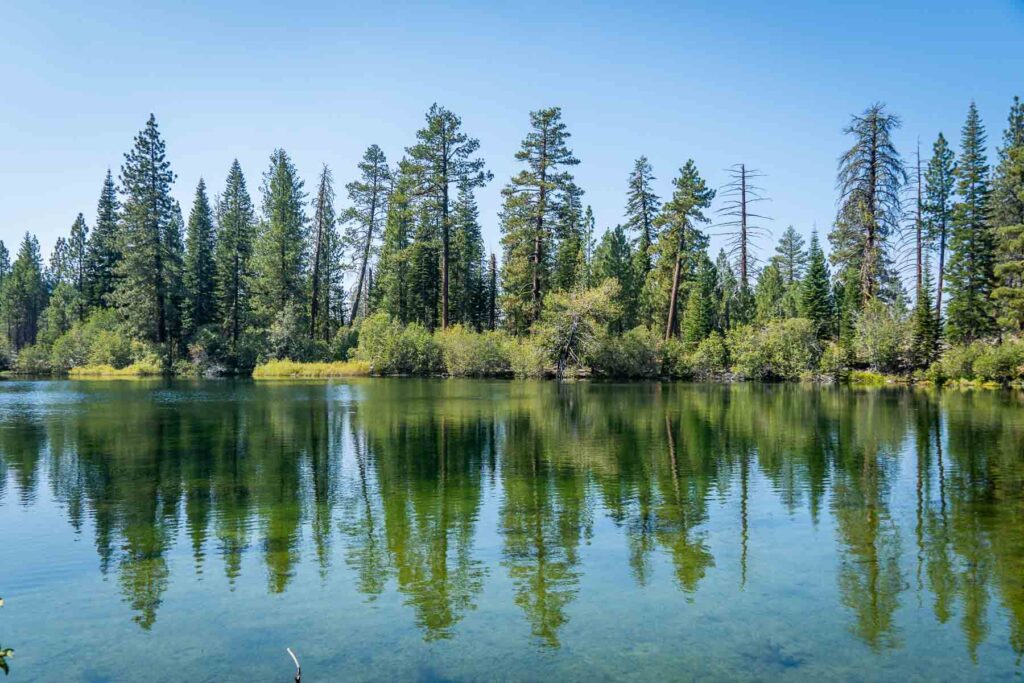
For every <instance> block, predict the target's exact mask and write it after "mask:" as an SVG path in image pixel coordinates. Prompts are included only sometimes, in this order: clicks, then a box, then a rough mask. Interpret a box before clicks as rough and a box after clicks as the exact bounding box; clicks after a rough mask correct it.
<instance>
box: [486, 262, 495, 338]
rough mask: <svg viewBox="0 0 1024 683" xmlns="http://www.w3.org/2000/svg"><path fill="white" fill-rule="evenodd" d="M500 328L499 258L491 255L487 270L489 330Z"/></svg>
mask: <svg viewBox="0 0 1024 683" xmlns="http://www.w3.org/2000/svg"><path fill="white" fill-rule="evenodd" d="M497 327H498V258H497V256H495V255H494V254H493V253H492V254H491V259H490V266H489V268H488V269H487V329H489V330H495V329H497Z"/></svg>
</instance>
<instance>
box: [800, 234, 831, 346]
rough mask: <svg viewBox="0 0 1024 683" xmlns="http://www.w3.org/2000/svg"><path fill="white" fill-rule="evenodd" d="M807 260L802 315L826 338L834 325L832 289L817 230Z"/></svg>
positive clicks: (802, 285)
mask: <svg viewBox="0 0 1024 683" xmlns="http://www.w3.org/2000/svg"><path fill="white" fill-rule="evenodd" d="M807 260H808V263H807V275H806V277H804V280H803V282H801V283H800V288H801V292H800V295H801V296H800V315H801V316H802V317H804V318H807V319H808V320H810V321H811V322H812V323H814V328H815V331H816V333H817V335H818V338H819V339H825V338H826V337H828V336H830V334H829V333H830V332H831V327H832V316H833V313H832V291H831V287H830V284H829V273H828V264H827V263H826V262H825V253H824V252H823V251H822V249H821V244H820V242H819V241H818V233H817V231H815V232H813V233H811V248H810V250H809V252H808V257H807Z"/></svg>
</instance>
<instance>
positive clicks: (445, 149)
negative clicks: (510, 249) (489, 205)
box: [406, 103, 493, 328]
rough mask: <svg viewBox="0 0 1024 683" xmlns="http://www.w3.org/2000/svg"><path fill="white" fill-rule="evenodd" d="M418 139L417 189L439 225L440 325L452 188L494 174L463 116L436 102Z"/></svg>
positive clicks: (414, 152)
mask: <svg viewBox="0 0 1024 683" xmlns="http://www.w3.org/2000/svg"><path fill="white" fill-rule="evenodd" d="M416 138H417V140H418V142H417V143H416V144H415V145H413V146H412V147H409V148H408V149H407V150H406V154H408V156H409V161H410V163H411V165H412V172H413V176H414V177H415V179H416V184H417V189H416V192H417V193H418V194H420V195H421V196H423V197H424V198H426V199H427V203H426V206H428V207H429V208H430V210H431V212H432V213H433V214H435V215H434V216H433V217H432V218H431V219H429V220H430V221H431V222H432V223H435V224H436V226H437V233H438V235H437V236H438V240H439V242H440V255H441V264H440V270H441V287H440V294H441V301H440V309H441V311H440V312H441V327H442V328H445V327H447V326H448V317H449V316H448V314H449V310H448V309H449V298H450V283H449V280H450V278H451V272H450V271H451V238H452V216H451V196H450V195H451V189H452V188H453V187H458V186H459V185H462V184H466V185H468V186H469V187H470V188H475V187H481V186H483V185H484V184H485V183H487V182H488V181H489V180H491V178H492V177H493V176H492V175H491V172H490V171H488V170H486V169H485V168H484V160H483V159H482V158H479V157H476V156H474V155H475V154H476V153H477V150H479V149H480V141H479V140H477V139H476V138H471V137H469V136H468V135H466V133H465V132H464V131H463V130H462V119H460V118H459V117H458V116H456V115H455V114H453V113H452V112H450V111H448V110H447V109H445V108H444V107H439V106H438V105H437V104H436V103H435V104H434V105H432V106H431V107H430V111H428V112H427V125H426V126H425V127H423V128H421V129H420V130H419V131H417V133H416Z"/></svg>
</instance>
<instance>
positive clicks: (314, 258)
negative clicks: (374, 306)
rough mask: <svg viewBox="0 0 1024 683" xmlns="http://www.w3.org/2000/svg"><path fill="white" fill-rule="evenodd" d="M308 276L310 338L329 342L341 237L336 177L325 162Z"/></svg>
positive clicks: (316, 199)
mask: <svg viewBox="0 0 1024 683" xmlns="http://www.w3.org/2000/svg"><path fill="white" fill-rule="evenodd" d="M311 227H312V233H313V235H312V236H313V239H312V244H311V245H310V247H311V253H310V259H309V262H310V277H309V338H310V339H314V340H317V339H318V340H321V341H330V340H331V339H332V338H333V337H334V332H335V330H336V329H337V325H336V323H337V322H338V321H337V320H336V314H337V308H338V307H337V302H336V301H335V294H336V293H337V290H338V288H339V285H340V279H341V278H340V269H339V268H338V266H337V264H338V261H339V260H340V258H341V239H340V237H339V235H338V221H337V217H336V216H335V213H334V177H333V175H332V174H331V169H330V168H328V167H327V164H324V166H323V168H322V169H321V170H320V182H319V183H318V184H317V190H316V194H315V195H314V197H313V222H312V226H311Z"/></svg>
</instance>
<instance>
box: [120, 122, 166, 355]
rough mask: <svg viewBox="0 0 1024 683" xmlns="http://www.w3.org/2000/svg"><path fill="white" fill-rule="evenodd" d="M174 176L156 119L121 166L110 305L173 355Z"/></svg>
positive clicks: (136, 332)
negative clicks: (116, 255)
mask: <svg viewBox="0 0 1024 683" xmlns="http://www.w3.org/2000/svg"><path fill="white" fill-rule="evenodd" d="M174 177H175V176H174V173H173V172H172V171H171V166H170V162H168V161H167V158H166V148H165V145H164V141H163V139H162V138H161V137H160V131H159V129H158V128H157V124H156V118H155V117H154V116H153V115H152V114H150V117H149V121H147V122H146V127H145V128H143V129H142V131H141V132H139V134H138V135H137V136H136V137H135V145H134V147H133V148H132V150H131V151H130V152H128V153H127V154H125V160H124V165H123V166H122V167H121V180H120V187H121V192H122V193H123V200H122V202H121V206H122V212H121V229H120V238H121V240H120V242H121V244H120V251H121V254H122V255H123V257H122V258H121V260H120V261H119V262H118V265H117V271H116V289H115V291H114V294H113V297H112V298H113V300H114V302H115V305H116V306H117V308H118V310H119V311H120V312H121V315H122V316H123V318H124V320H125V322H126V323H127V325H128V329H129V330H130V331H131V333H132V334H133V335H134V336H135V337H137V338H139V339H142V340H145V341H149V342H155V343H156V344H160V345H163V346H164V347H165V353H166V358H165V360H166V361H168V362H169V361H170V359H171V357H172V354H173V351H174V349H173V343H172V342H174V341H176V340H175V339H174V338H173V335H174V332H175V329H176V327H177V325H178V322H179V315H180V311H179V310H178V309H177V308H176V306H177V304H178V303H179V297H178V296H177V292H176V290H177V288H178V287H179V286H180V283H181V260H182V254H181V229H182V226H181V221H180V220H179V216H180V210H179V209H178V207H177V203H176V202H175V201H174V199H173V198H172V197H171V185H172V183H173V182H174Z"/></svg>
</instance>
